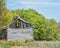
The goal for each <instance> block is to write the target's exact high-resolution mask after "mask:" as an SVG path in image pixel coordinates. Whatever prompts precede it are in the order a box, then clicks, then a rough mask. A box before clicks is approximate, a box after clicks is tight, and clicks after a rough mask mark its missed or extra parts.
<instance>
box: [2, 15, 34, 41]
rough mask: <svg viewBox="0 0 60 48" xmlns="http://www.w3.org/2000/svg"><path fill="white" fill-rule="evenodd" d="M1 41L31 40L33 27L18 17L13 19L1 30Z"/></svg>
mask: <svg viewBox="0 0 60 48" xmlns="http://www.w3.org/2000/svg"><path fill="white" fill-rule="evenodd" d="M2 33H3V39H6V40H7V41H14V40H33V39H34V38H33V34H34V26H32V25H31V24H29V23H27V22H26V21H24V20H23V19H22V18H19V17H18V16H15V17H13V20H12V22H11V23H10V24H9V25H8V26H6V27H5V28H4V30H3V32H2Z"/></svg>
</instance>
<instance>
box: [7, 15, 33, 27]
mask: <svg viewBox="0 0 60 48" xmlns="http://www.w3.org/2000/svg"><path fill="white" fill-rule="evenodd" d="M7 27H8V28H34V26H33V25H31V24H30V23H28V22H26V21H25V20H23V19H22V18H19V17H18V16H15V17H13V20H12V22H11V23H10V24H9V25H8V26H7Z"/></svg>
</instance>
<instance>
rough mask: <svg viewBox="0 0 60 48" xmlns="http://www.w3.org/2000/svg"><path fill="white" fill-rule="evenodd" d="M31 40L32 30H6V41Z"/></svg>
mask: <svg viewBox="0 0 60 48" xmlns="http://www.w3.org/2000/svg"><path fill="white" fill-rule="evenodd" d="M28 39H33V28H23V29H7V40H8V41H13V40H28Z"/></svg>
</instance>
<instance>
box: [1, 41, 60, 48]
mask: <svg viewBox="0 0 60 48" xmlns="http://www.w3.org/2000/svg"><path fill="white" fill-rule="evenodd" d="M0 48H60V41H33V42H32V41H29V42H27V43H25V42H24V41H9V42H8V41H0Z"/></svg>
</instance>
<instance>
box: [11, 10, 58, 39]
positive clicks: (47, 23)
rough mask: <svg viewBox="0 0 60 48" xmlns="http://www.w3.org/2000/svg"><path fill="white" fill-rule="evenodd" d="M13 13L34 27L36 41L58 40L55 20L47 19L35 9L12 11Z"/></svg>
mask: <svg viewBox="0 0 60 48" xmlns="http://www.w3.org/2000/svg"><path fill="white" fill-rule="evenodd" d="M12 12H13V13H16V14H18V15H19V17H21V18H23V19H24V20H26V21H27V22H28V23H30V24H32V25H34V27H35V28H34V38H35V39H36V40H56V39H57V37H58V33H57V23H56V21H55V20H54V19H50V20H48V19H46V18H45V17H44V16H43V15H42V14H39V13H38V12H37V11H35V10H33V9H28V10H24V9H22V10H19V9H18V10H12Z"/></svg>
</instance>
